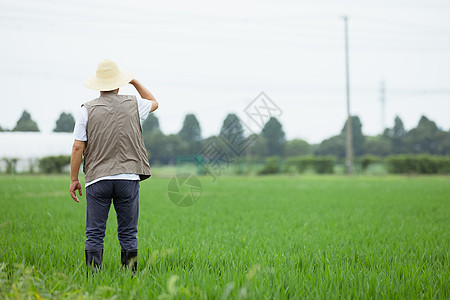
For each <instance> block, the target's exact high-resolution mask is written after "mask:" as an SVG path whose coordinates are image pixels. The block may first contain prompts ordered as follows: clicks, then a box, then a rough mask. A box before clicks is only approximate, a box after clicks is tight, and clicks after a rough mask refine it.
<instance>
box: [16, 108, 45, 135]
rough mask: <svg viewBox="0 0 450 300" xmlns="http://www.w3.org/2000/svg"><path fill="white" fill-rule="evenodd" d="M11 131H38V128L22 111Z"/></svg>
mask: <svg viewBox="0 0 450 300" xmlns="http://www.w3.org/2000/svg"><path fill="white" fill-rule="evenodd" d="M12 131H39V128H38V126H37V124H36V122H35V121H33V120H32V119H31V116H30V114H29V113H28V112H27V111H26V110H24V111H23V113H22V116H21V117H20V119H19V120H18V121H17V124H16V126H15V127H14V129H13V130H12Z"/></svg>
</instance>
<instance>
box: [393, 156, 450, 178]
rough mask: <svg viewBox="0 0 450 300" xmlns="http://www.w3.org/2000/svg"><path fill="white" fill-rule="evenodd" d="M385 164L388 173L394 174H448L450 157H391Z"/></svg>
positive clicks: (449, 171)
mask: <svg viewBox="0 0 450 300" xmlns="http://www.w3.org/2000/svg"><path fill="white" fill-rule="evenodd" d="M385 164H386V167H387V170H388V171H389V173H394V174H411V173H413V174H414V173H416V174H438V173H440V174H448V173H450V157H448V156H432V155H392V156H388V157H387V158H386V160H385Z"/></svg>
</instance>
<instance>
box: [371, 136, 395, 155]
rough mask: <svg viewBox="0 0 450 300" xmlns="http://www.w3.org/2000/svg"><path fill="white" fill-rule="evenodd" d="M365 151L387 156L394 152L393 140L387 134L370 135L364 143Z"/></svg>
mask: <svg viewBox="0 0 450 300" xmlns="http://www.w3.org/2000/svg"><path fill="white" fill-rule="evenodd" d="M364 150H365V151H364V152H365V153H366V154H371V155H376V156H386V155H389V154H391V153H392V140H391V139H390V138H389V137H387V136H385V135H378V136H368V137H366V141H365V143H364Z"/></svg>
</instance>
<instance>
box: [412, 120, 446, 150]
mask: <svg viewBox="0 0 450 300" xmlns="http://www.w3.org/2000/svg"><path fill="white" fill-rule="evenodd" d="M440 132H441V131H440V130H439V128H438V127H437V126H436V123H434V122H433V121H431V120H429V119H428V118H427V117H425V116H422V117H421V118H420V121H419V124H418V125H417V127H416V128H414V129H411V131H409V132H408V133H407V134H406V136H405V139H404V144H405V150H406V152H407V153H414V154H419V153H429V154H439V137H440V136H441V134H440Z"/></svg>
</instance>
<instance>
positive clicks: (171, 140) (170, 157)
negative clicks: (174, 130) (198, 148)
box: [163, 134, 200, 163]
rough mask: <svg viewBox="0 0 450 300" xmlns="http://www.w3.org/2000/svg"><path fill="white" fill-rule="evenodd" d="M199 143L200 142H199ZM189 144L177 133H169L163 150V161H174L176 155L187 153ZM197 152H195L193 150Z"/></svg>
mask: <svg viewBox="0 0 450 300" xmlns="http://www.w3.org/2000/svg"><path fill="white" fill-rule="evenodd" d="M199 143H200V142H199ZM188 149H189V144H188V143H186V142H185V141H183V140H182V139H181V138H180V136H179V135H177V134H170V135H168V136H167V137H166V143H165V150H166V153H165V155H164V156H163V162H165V163H174V162H175V159H176V158H177V156H179V155H180V154H183V153H189V152H188V151H189V150H188ZM195 153H197V152H195Z"/></svg>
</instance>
